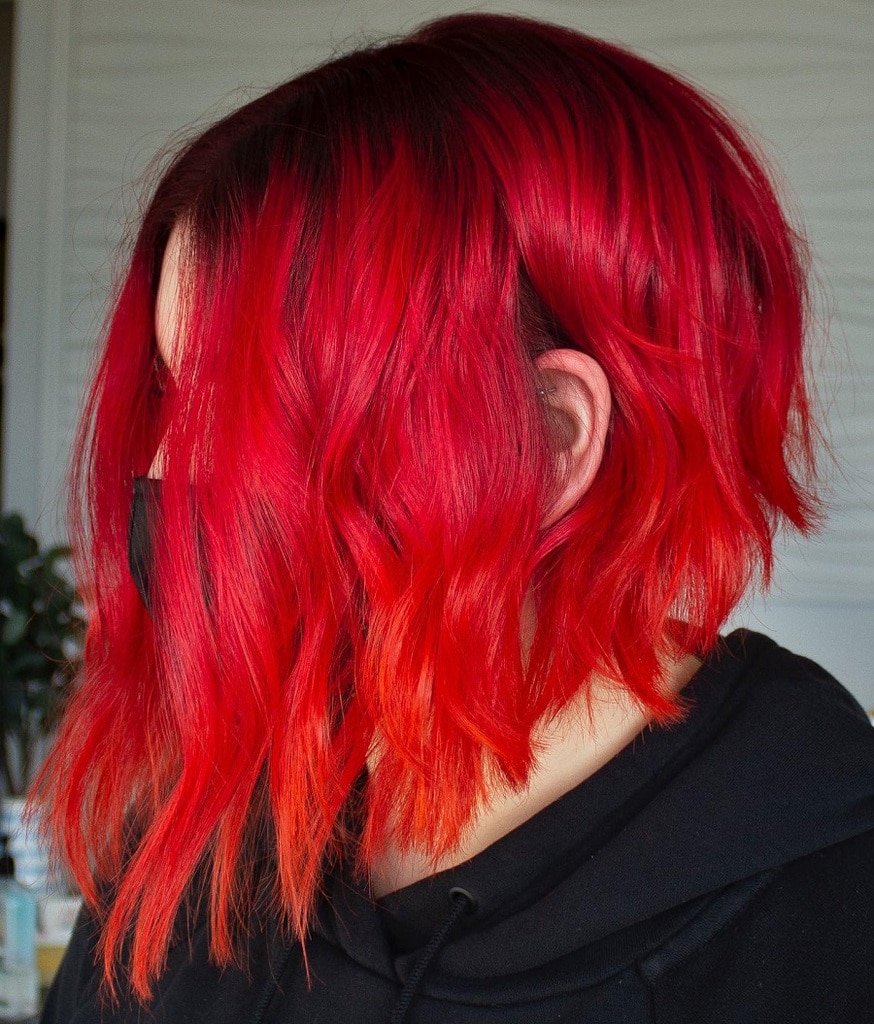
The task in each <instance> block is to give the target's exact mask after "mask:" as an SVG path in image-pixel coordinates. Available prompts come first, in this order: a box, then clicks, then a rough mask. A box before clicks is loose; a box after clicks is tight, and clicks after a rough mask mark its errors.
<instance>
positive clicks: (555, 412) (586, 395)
mask: <svg viewBox="0 0 874 1024" xmlns="http://www.w3.org/2000/svg"><path fill="white" fill-rule="evenodd" d="M536 363H537V367H538V369H539V370H540V372H541V373H542V374H543V376H544V378H545V381H546V383H545V386H544V393H543V396H542V397H543V400H544V401H545V402H546V403H547V405H548V407H549V412H548V415H549V418H550V421H551V422H552V424H553V425H554V427H555V432H554V436H555V438H556V449H557V452H556V457H557V458H558V459H560V460H562V462H563V463H564V465H565V466H566V473H567V476H566V481H565V486H564V488H563V490H562V492H561V493H560V494H558V495H556V497H555V499H554V501H553V504H552V505H551V507H550V509H549V511H548V513H547V514H546V516H545V517H544V520H543V522H542V524H541V525H542V526H543V527H546V526H549V525H550V524H551V523H553V522H555V521H556V520H557V519H560V518H561V516H563V515H564V514H565V512H567V511H568V510H569V509H571V508H572V507H573V506H574V505H575V504H576V503H577V502H578V501H579V500H580V499H581V498H582V497H583V496H584V495H585V493H586V491H587V490H588V489H589V487H590V486H591V483H592V481H593V480H594V478H595V475H596V473H597V472H598V468H599V466H600V465H601V460H602V458H603V456H604V446H605V444H606V440H607V428H608V426H609V422H610V413H611V409H612V401H611V396H610V386H609V383H608V381H607V377H606V374H605V373H604V371H603V370H602V369H601V365H600V364H599V363H598V362H596V360H594V359H592V357H591V356H588V355H586V354H584V353H583V352H577V351H576V350H575V349H551V350H550V351H548V352H544V353H542V354H541V355H540V356H538V358H537V360H536ZM553 389H554V390H553Z"/></svg>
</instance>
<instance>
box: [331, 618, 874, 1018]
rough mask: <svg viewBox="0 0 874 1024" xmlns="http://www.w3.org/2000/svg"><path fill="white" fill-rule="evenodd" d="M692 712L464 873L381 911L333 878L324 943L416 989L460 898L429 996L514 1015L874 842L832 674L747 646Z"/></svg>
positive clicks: (717, 659)
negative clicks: (558, 973)
mask: <svg viewBox="0 0 874 1024" xmlns="http://www.w3.org/2000/svg"><path fill="white" fill-rule="evenodd" d="M683 696H684V698H686V699H687V700H689V702H690V704H691V710H690V711H689V713H688V715H687V717H686V718H685V719H684V720H683V721H682V722H680V723H678V724H674V725H671V726H668V727H658V726H653V725H652V724H651V725H649V726H647V727H646V728H645V729H644V731H643V732H642V733H640V734H638V736H637V737H636V738H635V739H634V741H633V742H632V743H630V744H628V745H627V746H626V747H625V748H623V749H622V750H621V751H620V752H619V753H618V754H617V755H616V756H615V757H613V758H612V759H611V760H610V761H609V762H608V763H607V764H605V765H604V766H603V767H602V768H601V769H599V770H598V771H597V772H595V773H594V774H593V775H591V776H590V777H589V778H587V779H586V780H584V781H583V782H582V783H581V784H580V785H578V786H577V787H575V788H574V789H572V790H570V791H569V792H568V793H566V794H565V795H564V796H563V797H561V798H560V799H558V800H557V801H555V802H554V803H552V804H550V805H549V806H547V807H546V808H544V809H543V810H542V811H540V812H538V813H537V814H535V815H534V816H533V817H532V818H530V819H529V820H528V821H526V822H525V823H523V824H522V825H521V826H519V827H518V828H516V829H515V830H513V831H512V832H510V833H508V834H507V835H506V836H504V837H503V838H501V839H499V840H498V841H497V842H495V843H494V844H492V845H491V846H489V847H488V848H486V849H485V850H484V851H482V852H481V853H479V854H477V855H476V856H474V857H473V858H471V859H470V860H468V861H466V862H465V863H463V864H460V865H458V866H457V867H454V868H451V869H449V870H447V871H442V872H440V873H439V874H436V875H433V876H431V877H429V878H426V879H423V880H422V881H420V882H417V883H415V884H413V885H410V886H407V887H405V888H404V889H401V890H398V891H397V892H394V893H391V894H389V895H388V896H386V897H384V898H382V899H381V900H379V901H377V902H376V903H375V904H374V903H373V902H371V901H370V900H369V898H368V896H367V893H366V891H365V889H364V887H363V886H360V885H356V884H355V883H354V882H353V881H351V880H350V879H348V878H342V877H335V878H333V879H332V880H331V886H330V893H331V899H330V900H329V901H328V903H327V904H326V908H325V912H324V913H323V915H322V917H321V921H320V925H319V929H318V930H319V932H320V933H321V934H322V936H323V937H325V938H326V939H328V940H329V941H330V942H332V943H334V944H336V945H338V946H340V947H342V949H343V950H344V951H345V952H346V953H347V954H348V956H349V957H351V958H352V959H353V960H355V961H356V962H357V963H359V964H360V965H361V966H362V967H364V968H366V969H367V970H369V971H373V972H377V973H378V974H382V975H384V976H387V977H389V976H390V977H393V978H398V977H400V978H401V979H404V978H408V977H409V975H410V972H411V971H413V970H415V967H416V964H417V963H418V962H420V961H421V958H422V951H423V949H425V948H426V947H427V945H428V943H429V941H431V940H432V939H433V938H434V937H435V936H436V935H437V934H438V933H439V932H440V929H441V926H443V925H444V924H445V922H446V921H447V915H448V914H450V912H451V910H452V901H451V899H450V892H451V891H452V890H454V889H460V890H462V891H463V892H465V893H467V894H469V895H470V902H469V905H468V906H467V907H466V908H465V909H466V911H467V912H466V913H464V914H456V915H455V917H456V918H457V920H454V921H453V923H452V928H451V933H450V934H448V935H447V936H444V937H443V939H442V941H441V943H440V944H441V946H442V948H441V949H440V950H439V951H438V952H439V971H436V972H431V971H429V975H428V983H427V984H426V983H423V985H422V990H423V991H425V990H427V991H428V992H429V993H430V994H432V995H435V996H437V997H443V998H447V999H450V998H458V996H459V994H463V993H464V990H465V984H464V983H465V980H471V981H473V980H478V981H481V980H482V979H488V978H494V979H496V980H497V979H501V985H502V992H503V993H504V994H505V995H506V996H507V998H511V997H512V989H513V988H514V987H515V984H514V981H513V979H514V978H517V977H518V976H519V975H524V974H525V972H530V971H532V970H534V969H537V968H544V967H545V966H547V965H549V964H552V963H555V962H557V961H560V960H561V959H562V958H564V957H567V956H569V955H570V954H573V953H575V952H578V951H580V950H583V949H588V951H589V953H590V954H591V955H590V956H588V957H587V963H588V965H589V969H590V970H591V971H592V974H593V978H594V977H595V976H597V975H604V976H606V974H607V973H609V972H610V971H615V970H616V966H617V963H618V962H620V961H623V962H626V963H627V962H628V961H629V959H631V958H634V957H637V956H639V955H641V954H643V953H645V952H646V950H647V949H648V948H652V947H653V946H654V945H655V944H656V943H658V942H662V941H664V939H665V937H666V936H668V935H670V934H672V933H673V932H674V931H676V929H677V927H678V923H681V922H682V920H683V919H684V918H688V917H690V916H692V915H694V913H696V912H697V910H698V908H699V907H700V906H701V905H703V903H704V902H706V901H707V900H709V899H710V898H711V894H713V893H714V892H716V891H721V890H725V889H726V887H730V886H732V885H733V884H735V883H739V884H740V888H739V891H741V890H742V891H744V892H748V890H749V888H750V886H756V885H759V884H761V882H760V880H761V878H762V877H767V875H766V873H767V872H769V871H772V870H773V869H777V868H779V867H780V866H782V865H784V864H786V863H788V862H790V861H792V860H795V859H797V858H800V857H803V856H805V855H806V854H810V853H813V852H814V851H816V850H819V849H822V848H824V847H826V846H830V845H832V844H834V843H838V842H840V841H842V840H844V839H848V838H850V837H853V836H857V835H859V834H861V833H862V832H865V831H867V830H869V829H872V828H874V730H872V727H871V724H870V722H869V720H868V717H867V715H866V713H865V712H864V710H863V709H862V707H861V706H860V705H859V703H858V702H857V701H856V700H855V699H854V698H853V697H852V695H851V694H850V693H849V692H848V691H847V690H846V689H845V688H844V687H843V686H841V685H840V684H839V683H838V682H837V681H836V680H835V679H833V678H832V677H831V676H830V675H829V674H828V673H827V672H825V671H824V670H823V669H821V668H820V667H819V666H818V665H816V664H814V663H813V662H811V661H809V660H808V659H806V658H802V657H799V656H797V655H794V654H791V653H790V652H788V651H786V650H785V649H783V648H781V647H779V646H778V645H777V644H776V643H774V642H773V641H772V640H770V639H768V638H767V637H765V636H762V635H760V634H757V633H753V632H750V631H747V630H737V631H735V632H733V633H731V634H730V635H729V636H728V637H726V638H725V639H724V640H723V641H721V643H720V644H719V645H718V647H717V649H715V650H714V651H713V652H712V653H711V655H710V656H709V657H708V658H707V660H706V661H705V663H704V665H703V667H702V668H701V669H700V670H699V671H698V673H697V674H696V675H695V676H694V677H693V679H692V680H691V681H690V682H689V683H688V684H687V685H686V687H685V688H684V690H683ZM763 873H764V874H763ZM729 902H730V901H729ZM432 975H433V977H432ZM578 980H580V979H578Z"/></svg>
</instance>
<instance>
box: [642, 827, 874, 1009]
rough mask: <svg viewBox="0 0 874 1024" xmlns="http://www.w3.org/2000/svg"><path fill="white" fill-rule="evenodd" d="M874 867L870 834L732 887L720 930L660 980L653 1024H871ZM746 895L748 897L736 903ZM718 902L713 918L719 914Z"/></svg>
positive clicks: (873, 1000)
mask: <svg viewBox="0 0 874 1024" xmlns="http://www.w3.org/2000/svg"><path fill="white" fill-rule="evenodd" d="M872 866H874V829H871V830H869V831H867V832H864V833H861V834H859V835H855V836H852V837H851V838H849V839H844V840H842V841H840V842H837V843H833V844H831V845H829V846H826V847H823V848H821V849H818V850H816V851H815V852H813V853H810V854H807V855H805V856H803V857H800V858H798V859H796V860H793V861H789V862H787V863H786V864H784V865H782V866H781V867H780V868H777V869H774V870H772V871H768V872H766V873H763V874H762V875H760V876H758V877H756V878H751V879H748V880H746V881H745V882H741V883H737V884H736V885H735V886H733V887H731V889H732V892H730V893H728V892H727V894H726V899H725V902H726V903H727V904H728V905H729V906H730V912H729V913H727V914H725V913H722V915H721V916H722V920H721V922H720V925H721V926H720V927H719V928H718V930H716V931H715V932H714V933H712V934H711V935H709V937H708V938H707V940H706V941H705V942H704V943H703V944H701V945H699V946H698V947H697V948H695V949H694V951H693V952H690V954H689V955H688V956H686V957H684V958H682V959H678V960H675V961H674V962H673V963H672V965H671V967H670V969H669V970H667V971H665V972H663V973H661V974H660V975H659V977H658V979H657V981H656V984H655V986H654V1005H655V1007H656V1016H655V1019H656V1021H664V1022H666V1024H667V1022H668V1021H672V1022H676V1021H686V1020H699V1021H705V1020H706V1021H717V1020H719V1021H722V1020H726V1021H727V1020H738V1019H744V1020H755V1021H759V1020H761V1021H769V1022H771V1024H783V1022H785V1024H789V1022H792V1024H808V1022H809V1024H814V1022H816V1024H823V1022H826V1024H827V1022H833V1024H844V1022H850V1021H861V1020H865V1019H868V1016H867V1015H869V1014H870V1013H871V1007H872V1006H874V970H872V964H874V870H872ZM741 890H743V892H744V893H745V894H746V898H742V899H737V898H736V897H737V894H738V893H739V892H740V891H741ZM719 903H720V900H719V899H717V900H715V901H714V904H713V907H712V908H708V912H712V913H714V914H717V915H718V914H719V913H720V908H719ZM703 916H704V917H706V916H707V913H705V914H704V915H703ZM700 924H701V922H698V926H699V927H700ZM739 1009H740V1010H741V1011H742V1014H741V1016H740V1017H738V1011H739Z"/></svg>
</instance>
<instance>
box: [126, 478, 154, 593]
mask: <svg viewBox="0 0 874 1024" xmlns="http://www.w3.org/2000/svg"><path fill="white" fill-rule="evenodd" d="M160 493H161V480H160V478H159V477H150V476H137V477H134V489H133V499H132V501H131V510H130V518H129V520H128V528H127V561H128V566H129V567H130V572H131V576H132V577H133V580H134V583H135V584H136V588H137V590H138V591H139V593H140V597H141V598H142V600H143V604H144V605H145V606H146V608H148V609H149V611H151V610H152V601H151V596H150V594H149V587H150V581H151V575H152V536H153V533H154V529H155V522H156V520H157V509H158V497H159V495H160Z"/></svg>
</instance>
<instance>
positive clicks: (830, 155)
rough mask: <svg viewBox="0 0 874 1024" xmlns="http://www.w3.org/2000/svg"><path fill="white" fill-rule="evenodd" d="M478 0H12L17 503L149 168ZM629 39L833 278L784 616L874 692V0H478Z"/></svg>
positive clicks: (46, 501)
mask: <svg viewBox="0 0 874 1024" xmlns="http://www.w3.org/2000/svg"><path fill="white" fill-rule="evenodd" d="M472 6H473V5H470V4H464V3H433V2H430V3H429V2H427V0H419V2H414V0H408V2H400V0H395V2H384V0H383V2H376V0H371V2H366V0H312V2H292V0H285V2H284V0H172V2H168V0H148V2H146V0H140V2H135V0H20V4H19V9H18V11H17V28H18V34H17V40H16V45H17V53H16V57H17V71H16V78H15V95H14V107H13V149H12V165H11V195H10V237H11V253H10V271H9V289H10V291H9V303H10V308H9V313H8V318H7V338H8V346H9V352H8V363H7V402H6V422H5V424H4V445H5V452H6V458H5V477H4V494H5V503H6V505H7V506H9V507H17V508H20V509H22V510H23V511H25V513H26V514H27V515H28V517H29V518H30V519H31V521H36V523H37V527H38V529H39V531H40V532H41V533H42V534H44V535H46V536H52V537H55V536H60V535H61V534H62V532H63V531H62V525H61V519H62V502H61V484H62V476H63V472H64V469H65V466H66V459H67V453H68V445H69V439H70V436H71V431H72V426H73V424H74V422H75V419H76V415H77V411H78V402H79V398H80V394H81V389H82V381H83V375H84V373H85V371H86V370H87V360H88V357H89V355H90V353H91V351H92V344H93V339H94V337H95V334H96V332H97V328H98V324H99V319H100V315H101V313H102V311H103V305H104V301H105V295H106V287H107V284H108V281H109V277H110V269H111V264H110V260H111V256H110V254H111V252H112V249H113V247H114V245H115V244H116V242H117V241H118V239H119V237H120V233H121V226H122V221H123V220H124V218H125V216H127V215H128V214H130V213H131V212H132V211H135V209H136V194H137V193H136V190H135V188H133V186H134V184H135V182H136V179H137V177H138V176H139V175H140V174H141V173H142V172H143V170H144V168H145V167H146V166H147V164H148V162H149V160H150V159H151V158H152V156H153V155H154V154H155V153H156V152H157V151H158V150H159V149H161V147H163V146H164V145H165V144H166V143H167V141H168V139H169V138H170V137H171V136H172V135H173V134H174V133H177V132H178V130H179V129H180V127H182V126H185V125H190V124H191V123H192V122H193V121H195V120H196V119H198V118H202V117H203V116H204V115H206V116H207V117H214V116H216V115H217V114H218V113H219V112H221V111H223V110H225V109H227V108H229V107H230V106H233V105H236V104H238V103H239V102H241V101H242V100H243V99H245V98H246V97H248V96H249V95H251V94H252V93H253V92H255V91H257V90H259V89H261V88H263V87H266V86H268V85H270V84H272V83H275V82H277V81H279V80H280V79H283V78H288V77H290V76H291V75H293V74H295V73H296V72H298V71H300V70H301V69H302V68H304V67H305V66H306V65H307V64H309V63H312V62H313V61H315V60H317V59H321V58H322V57H323V56H325V55H327V54H328V53H329V52H330V51H331V50H332V48H334V47H336V46H338V45H343V44H344V43H345V42H347V41H349V40H350V39H353V38H354V39H358V38H361V34H362V33H369V34H376V35H379V34H381V33H383V32H397V31H402V30H406V29H409V28H411V27H412V26H413V25H415V24H416V23H418V22H419V21H421V20H423V19H424V18H426V17H431V16H435V15H438V14H442V13H448V12H450V11H453V10H463V9H471V8H472ZM475 6H476V8H477V9H482V10H499V11H518V12H520V13H525V14H532V15H535V16H540V17H544V18H548V19H552V20H555V21H559V22H564V23H566V24H569V25H573V26H576V27H578V28H581V29H583V30H584V31H588V32H591V33H593V34H596V35H601V36H605V37H608V38H613V39H616V40H619V41H622V42H625V43H628V44H630V45H632V46H634V47H635V48H636V49H638V50H639V51H641V52H642V53H644V54H645V55H646V56H648V57H650V58H651V59H653V60H656V61H657V62H659V63H662V64H666V65H668V66H671V67H673V68H675V69H677V70H679V71H681V72H682V73H685V74H687V75H689V76H691V77H692V78H694V79H695V80H696V81H697V82H698V83H699V84H701V85H703V86H704V87H705V88H707V89H708V90H710V91H711V92H713V93H715V94H717V95H718V96H720V97H722V98H724V99H725V100H727V101H728V103H729V106H730V107H731V108H732V109H733V110H734V111H735V112H736V113H738V114H739V115H740V116H741V117H743V118H745V119H746V120H747V121H748V122H749V123H751V124H752V126H753V127H754V128H755V129H756V130H757V131H758V132H759V133H761V134H762V135H763V136H764V137H765V139H766V140H767V142H768V145H769V149H770V153H771V155H772V157H773V158H774V160H775V161H776V162H777V163H778V165H779V166H781V167H782V168H783V170H784V171H785V173H786V175H787V177H788V180H789V182H790V183H791V186H792V188H793V190H794V193H795V198H796V201H797V205H798V207H799V209H800V210H801V212H802V214H803V216H804V219H805V220H806V223H807V225H808V230H809V233H810V235H811V238H812V240H813V243H814V247H815V249H816V253H817V258H818V268H817V270H818V274H819V276H820V278H821V279H822V282H823V284H824V286H825V289H826V290H827V293H828V296H827V299H826V300H825V301H824V302H823V304H822V306H821V315H822V317H823V319H825V318H826V317H831V324H830V330H831V348H830V350H828V351H826V352H825V353H824V354H822V355H821V356H819V357H818V374H819V383H820V386H821V390H822V392H823V395H824V402H825V403H826V404H827V405H828V406H829V408H830V413H831V430H832V439H833V444H834V448H835V450H836V453H837V456H838V459H839V469H836V470H835V471H834V472H833V473H832V475H833V477H834V493H833V512H832V516H831V520H830V523H829V526H828V528H827V529H826V531H825V532H824V533H823V534H822V536H821V537H820V538H818V539H817V540H816V541H815V542H813V543H808V544H803V545H800V544H796V543H794V542H792V543H790V544H789V545H788V546H787V547H786V550H785V552H784V553H783V557H782V561H781V570H780V573H779V577H778V580H777V583H776V588H775V595H774V597H772V598H771V600H770V601H769V602H768V603H767V604H763V603H762V602H760V601H755V602H752V603H751V604H750V606H749V607H748V608H747V609H742V610H741V611H740V612H739V613H738V616H737V617H736V621H746V622H748V623H749V624H750V625H752V626H754V627H755V628H759V629H763V630H765V631H770V632H772V633H774V634H775V635H777V636H778V637H779V638H781V639H782V640H783V641H784V642H785V643H787V645H788V646H793V647H795V648H796V649H798V650H801V651H803V652H805V653H808V654H810V655H811V656H813V657H815V658H817V659H818V660H820V661H821V662H822V663H823V664H824V665H826V667H828V668H830V669H831V670H832V671H833V672H835V674H837V675H838V676H839V677H840V678H841V679H842V680H843V681H844V682H845V683H846V684H847V685H848V686H849V687H850V688H851V689H853V690H854V692H856V693H857V694H858V695H859V697H860V699H861V700H862V701H863V703H864V704H865V705H866V707H874V674H872V672H871V670H870V666H871V664H872V663H874V387H872V384H874V346H872V340H871V339H872V328H874V273H872V255H874V245H872V242H874V7H872V5H871V4H869V3H867V2H864V0H863V2H851V0H759V2H758V3H755V4H754V3H743V4H741V3H729V2H715V0H710V2H708V0H647V2H644V0H610V2H605V0H569V2H546V0H541V2H536V0H530V2H528V3H523V4H518V3H517V4H514V3H481V4H477V5H475Z"/></svg>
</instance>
